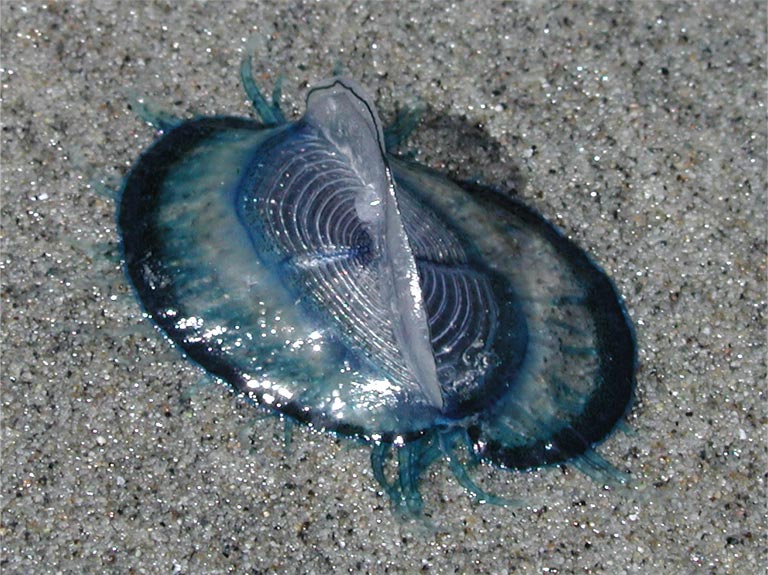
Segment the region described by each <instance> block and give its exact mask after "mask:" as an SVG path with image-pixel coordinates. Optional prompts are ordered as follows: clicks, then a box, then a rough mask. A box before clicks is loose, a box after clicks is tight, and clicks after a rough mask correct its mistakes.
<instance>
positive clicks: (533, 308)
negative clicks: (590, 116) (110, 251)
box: [118, 60, 636, 512]
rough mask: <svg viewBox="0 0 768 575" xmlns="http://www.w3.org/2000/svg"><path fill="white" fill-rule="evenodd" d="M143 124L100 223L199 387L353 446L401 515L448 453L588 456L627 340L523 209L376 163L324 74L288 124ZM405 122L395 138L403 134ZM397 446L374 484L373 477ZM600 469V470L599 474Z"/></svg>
mask: <svg viewBox="0 0 768 575" xmlns="http://www.w3.org/2000/svg"><path fill="white" fill-rule="evenodd" d="M242 76H243V82H244V85H245V88H246V92H247V93H248V94H249V96H250V97H251V99H252V100H253V102H254V105H255V108H256V111H257V112H258V114H259V116H260V118H261V121H260V122H259V121H254V120H251V119H245V118H237V117H229V116H217V117H198V118H196V119H192V120H187V121H181V120H178V119H174V118H170V117H168V116H161V115H154V116H152V117H150V118H149V119H150V120H151V121H152V122H153V123H155V125H156V126H158V127H159V128H161V129H162V130H163V132H164V133H163V135H162V137H161V138H160V139H159V140H157V141H156V142H155V143H154V144H153V145H152V146H151V147H150V148H149V149H148V150H146V151H145V152H144V153H143V154H142V155H141V157H140V158H139V159H138V161H137V162H136V164H135V165H134V166H133V168H132V169H131V170H130V172H129V173H128V175H127V176H126V178H125V180H124V184H123V189H122V193H121V196H120V202H119V215H118V226H119V232H120V235H121V239H122V249H123V255H124V260H125V268H126V270H127V273H128V276H129V277H130V280H131V282H132V283H133V286H134V287H135V290H136V293H137V294H138V296H139V299H140V300H141V303H142V304H143V306H144V308H145V310H146V312H147V313H148V314H149V316H150V317H151V318H152V319H153V320H154V322H155V323H156V324H157V325H158V326H159V327H160V328H161V329H162V330H163V331H164V332H165V333H166V334H167V335H168V336H169V337H170V338H171V339H172V340H173V341H174V342H175V343H176V344H177V345H178V346H179V347H180V348H181V349H182V350H183V351H184V352H185V353H186V354H187V356H188V357H189V358H191V359H192V360H194V361H195V362H197V363H198V364H199V365H200V366H202V367H203V368H204V369H205V370H206V371H207V372H208V373H210V374H212V375H214V376H216V377H218V378H221V379H222V380H224V381H226V382H228V383H229V384H230V385H231V386H232V387H233V388H234V389H235V390H237V391H238V392H240V393H242V394H244V395H246V396H247V397H249V398H252V399H253V400H254V401H255V402H257V403H258V404H260V405H263V406H267V407H268V408H271V409H273V410H275V411H276V412H279V413H281V414H283V415H285V416H287V417H289V418H292V419H294V420H297V421H300V422H304V423H306V424H310V425H312V426H313V427H315V428H318V429H322V430H327V431H330V432H335V433H338V434H340V435H344V436H351V437H355V438H359V439H362V440H364V441H367V442H370V443H371V444H372V445H373V449H372V457H371V460H372V465H373V471H374V475H375V477H376V479H377V480H378V481H379V482H380V483H381V484H382V486H383V487H384V489H385V490H386V492H387V493H388V494H389V496H390V497H391V498H392V500H393V502H394V503H395V504H396V506H399V507H401V508H403V509H406V510H409V511H412V512H418V511H419V510H420V508H421V499H420V496H419V491H418V485H419V478H420V476H421V474H422V472H423V471H424V470H425V469H426V468H427V467H428V466H429V465H430V464H431V463H432V462H434V461H435V460H437V459H439V458H441V457H442V458H445V459H446V460H447V461H448V464H449V465H450V467H451V470H452V471H453V472H454V474H455V475H456V477H457V478H458V480H459V481H460V482H461V484H462V485H464V486H465V487H466V488H467V489H468V490H469V491H470V492H472V493H474V494H475V495H477V496H478V497H479V498H481V499H485V500H490V501H496V502H502V500H501V499H499V498H495V497H493V496H491V495H488V494H486V493H484V492H482V491H481V490H480V489H479V487H478V486H477V485H476V484H475V483H474V482H473V481H472V480H471V478H470V477H469V475H468V474H467V471H466V469H465V468H464V466H463V464H462V463H461V461H460V459H461V458H458V457H456V456H455V455H456V453H457V452H458V451H459V450H462V449H465V448H466V449H467V452H468V453H469V454H470V455H471V456H472V457H473V458H475V459H479V460H481V461H488V462H492V463H494V464H496V465H498V466H502V467H506V468H518V469H525V468H532V467H538V466H543V465H548V464H556V463H559V462H564V461H567V460H573V461H575V462H577V463H578V464H580V466H581V467H582V468H584V467H592V468H594V469H595V470H597V471H599V472H602V473H603V475H612V474H613V475H618V472H617V471H615V470H613V471H611V470H612V468H611V467H610V466H609V464H607V462H605V461H603V460H602V459H601V458H600V457H599V456H597V454H596V453H595V452H594V449H593V448H594V446H595V444H596V443H598V442H600V441H601V440H603V439H604V438H605V437H606V436H607V435H608V434H609V433H610V432H611V430H612V429H613V428H614V426H615V425H616V424H617V422H618V421H619V420H620V419H621V418H622V416H623V415H624V413H625V411H626V410H627V408H628V405H629V403H630V401H631V397H632V394H633V386H634V373H635V363H636V359H635V341H634V336H633V331H632V327H631V324H630V321H629V319H628V317H627V313H626V311H625V309H624V307H623V304H622V302H621V299H620V297H619V295H618V293H617V291H616V289H615V287H614V285H613V283H612V282H611V280H610V279H609V278H608V277H607V276H606V275H605V273H604V272H603V271H602V270H601V269H600V268H599V267H598V266H597V265H596V264H595V263H594V262H593V261H592V260H591V259H590V257H589V256H588V255H587V254H585V253H584V252H583V251H582V250H581V249H580V248H578V247H577V246H576V245H574V243H572V242H571V241H569V240H568V239H566V238H565V237H564V236H563V235H562V234H561V233H560V232H559V231H557V230H556V229H555V228H554V227H553V226H552V225H551V224H550V223H548V222H547V221H546V220H545V219H543V218H542V217H541V216H540V215H538V214H537V213H536V212H535V211H533V210H531V209H530V208H528V207H526V206H524V205H522V204H521V203H519V202H517V201H515V200H513V199H510V198H509V197H506V196H504V195H502V194H500V193H497V192H496V191H493V190H491V189H488V188H485V187H482V186H479V185H474V184H468V183H462V182H457V181H453V180H451V179H449V178H447V177H445V176H443V175H440V174H438V173H436V172H434V171H432V170H430V169H428V168H426V167H424V166H421V165H418V164H416V163H412V162H408V161H405V160H403V159H399V158H397V157H395V156H393V155H390V154H389V153H387V140H388V138H390V139H391V138H392V137H394V136H393V135H394V134H397V133H398V131H399V132H407V131H408V128H409V122H411V121H412V120H413V117H409V116H407V115H406V116H403V117H401V119H400V123H399V124H398V125H396V126H395V127H393V128H392V129H390V130H385V129H383V128H382V124H381V121H380V119H379V116H378V114H377V112H376V109H375V107H374V105H373V102H372V101H371V99H370V97H369V96H368V95H367V94H366V92H365V90H364V89H363V88H362V87H361V86H359V85H358V84H357V83H355V82H354V81H352V80H349V79H347V78H341V77H335V78H332V79H330V80H328V81H325V82H321V83H320V84H318V85H317V86H315V87H314V88H312V89H311V90H310V92H309V95H308V97H307V106H306V113H305V114H304V116H303V117H302V118H301V119H299V120H297V121H294V122H289V121H287V120H286V119H285V118H284V116H283V114H282V112H281V111H280V108H279V106H278V100H279V96H278V94H275V95H274V97H273V100H272V102H268V101H267V100H266V99H265V98H264V97H263V96H262V94H261V93H260V92H259V90H258V88H257V87H256V86H255V84H254V83H253V79H252V76H251V74H250V61H249V60H246V62H245V63H244V66H243V69H242ZM411 127H412V126H411ZM392 450H394V452H395V453H396V459H397V467H398V471H397V474H396V476H395V478H394V479H392V478H390V476H389V475H388V474H387V473H386V472H385V464H386V461H387V459H388V457H389V454H390V452H391V451H392ZM614 472H615V473H614Z"/></svg>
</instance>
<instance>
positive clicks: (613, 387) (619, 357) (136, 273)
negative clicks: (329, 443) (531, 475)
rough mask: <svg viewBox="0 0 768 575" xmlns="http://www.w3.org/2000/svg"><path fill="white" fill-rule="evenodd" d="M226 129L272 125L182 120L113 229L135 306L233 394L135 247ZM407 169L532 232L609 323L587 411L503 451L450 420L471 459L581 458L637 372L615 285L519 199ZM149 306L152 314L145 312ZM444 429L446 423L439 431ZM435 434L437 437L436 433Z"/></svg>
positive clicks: (478, 428)
mask: <svg viewBox="0 0 768 575" xmlns="http://www.w3.org/2000/svg"><path fill="white" fill-rule="evenodd" d="M228 129H237V130H253V131H259V130H265V129H274V126H264V125H262V124H260V123H258V122H256V121H254V120H251V119H247V118H239V117H233V116H214V117H201V118H197V119H193V120H188V121H185V122H182V123H181V124H179V125H178V126H175V127H173V128H171V129H170V130H169V131H167V132H166V133H165V134H164V135H163V136H162V137H161V138H160V139H158V140H157V141H155V142H154V143H153V144H152V145H151V146H150V147H149V148H148V149H147V150H146V151H145V152H144V153H142V154H141V156H140V157H139V159H138V160H137V161H136V163H135V164H134V166H133V167H132V168H131V170H130V171H129V173H128V174H127V175H126V177H125V180H124V184H123V187H122V190H121V194H120V198H119V202H118V213H117V226H118V232H119V234H120V236H121V240H122V241H121V250H122V255H123V264H124V268H125V271H126V274H127V275H128V277H129V279H130V281H131V284H132V286H133V288H134V290H135V292H136V295H137V296H138V299H139V301H140V302H141V305H142V307H143V308H144V310H145V311H146V313H147V314H148V315H149V317H150V318H151V319H152V321H153V322H154V323H155V324H156V325H157V326H158V327H159V328H160V329H161V330H162V331H163V332H165V334H166V335H167V336H168V337H169V338H170V339H171V340H172V341H173V342H174V343H175V344H176V345H178V346H179V347H180V348H181V349H182V351H183V352H184V353H185V354H186V355H187V356H189V358H190V359H192V360H193V361H194V362H195V363H197V364H198V365H200V366H201V367H202V368H203V369H204V370H205V371H207V372H208V373H210V374H211V375H214V376H215V377H218V378H221V379H222V380H224V381H226V382H227V383H229V384H230V385H231V386H232V387H233V388H234V389H235V390H236V391H238V392H243V391H244V390H245V379H244V378H243V376H242V374H241V373H239V372H238V370H236V369H235V368H233V367H232V366H231V365H229V364H228V363H227V361H226V359H225V358H223V357H221V356H219V355H217V354H215V353H212V352H211V350H209V349H208V348H207V347H206V346H205V345H203V344H200V343H193V344H191V345H186V346H182V345H181V344H180V343H179V342H180V341H182V339H183V334H182V333H181V332H180V331H179V330H177V329H176V327H175V325H174V322H173V321H171V320H170V319H169V318H167V317H165V316H164V315H162V314H159V313H157V311H158V310H162V309H168V308H175V307H176V302H175V301H174V300H173V298H172V294H171V293H170V291H168V290H161V289H155V290H152V289H150V287H149V285H148V283H147V280H146V278H145V274H144V271H143V267H144V265H146V264H147V262H145V261H143V260H142V259H141V257H140V255H141V254H143V253H146V250H144V249H142V248H141V246H142V245H151V244H152V241H153V239H154V237H155V233H156V232H155V231H154V230H153V221H154V220H153V218H152V213H153V210H154V208H155V205H156V201H157V197H158V191H159V188H160V185H161V183H162V182H163V180H164V178H165V177H166V174H167V172H168V169H169V167H170V166H172V165H173V164H174V163H175V162H176V161H177V160H179V159H180V158H182V157H183V156H184V154H185V153H187V152H188V151H189V150H190V149H192V148H193V147H194V146H196V145H197V144H198V143H199V142H200V141H202V140H204V139H206V138H207V137H208V136H210V135H211V134H213V133H215V132H217V131H220V130H228ZM406 163H407V164H409V165H410V166H412V167H415V169H418V170H421V171H424V172H426V173H429V174H430V175H432V176H433V177H437V178H442V179H446V180H449V181H452V182H453V183H454V184H456V185H458V186H459V187H461V188H462V189H463V190H465V191H466V192H467V193H469V194H470V195H472V196H475V197H478V198H481V199H484V200H486V201H493V202H495V203H497V204H501V205H502V206H503V207H505V208H506V209H508V210H510V211H511V212H514V213H515V214H516V215H517V216H518V217H520V218H521V219H522V220H524V221H525V222H526V223H528V224H529V225H531V226H532V227H534V228H536V229H537V230H538V231H539V232H540V233H541V234H542V236H543V237H545V238H546V239H547V240H548V241H549V242H550V243H551V244H552V245H553V247H554V248H555V250H556V251H557V252H558V253H560V254H561V255H562V256H563V257H565V258H566V260H567V261H569V262H571V264H572V266H573V267H574V270H575V271H576V273H577V274H578V275H580V276H581V277H582V279H585V278H586V281H585V285H588V286H589V289H588V298H587V304H586V305H587V307H588V308H589V309H590V311H592V312H595V311H596V310H599V309H602V310H603V311H602V312H599V313H601V315H606V316H610V318H612V319H611V326H610V328H608V329H603V330H601V331H602V332H605V333H598V339H600V342H601V344H602V345H604V346H605V348H606V349H607V350H609V353H610V355H611V356H612V357H613V360H612V361H611V362H610V365H609V366H608V370H607V372H605V377H604V380H605V381H606V382H607V383H605V384H604V385H603V387H602V388H599V389H598V390H596V392H595V393H594V394H593V396H592V399H591V401H590V402H589V403H588V404H587V406H586V409H585V410H584V411H583V412H582V414H581V415H580V416H579V417H578V418H576V420H575V421H573V422H572V424H571V425H570V426H567V427H565V428H564V429H562V430H561V431H560V432H558V433H557V434H555V435H553V436H552V437H550V438H547V441H544V440H542V441H537V442H535V443H534V444H526V445H522V446H518V447H516V448H509V447H505V446H503V445H501V444H498V443H494V442H493V441H490V442H485V441H483V430H482V423H483V420H484V418H483V417H482V415H481V416H480V417H479V418H475V419H474V420H473V423H472V424H471V425H470V424H468V423H464V422H462V421H456V425H455V427H459V428H460V427H468V429H467V431H468V434H469V437H470V439H471V440H472V442H473V443H474V444H476V445H479V443H478V442H480V441H483V443H482V445H483V447H482V448H481V449H480V450H479V451H478V455H479V456H480V457H481V458H483V459H487V460H489V461H491V462H493V463H495V464H497V465H500V466H502V467H508V468H518V469H527V468H533V467H540V466H543V465H550V464H557V463H561V462H564V461H566V460H568V459H571V458H573V457H577V456H579V455H582V454H583V453H585V452H587V451H588V450H590V449H591V448H592V447H593V446H594V445H596V444H597V443H599V442H601V441H603V440H604V439H606V438H607V437H608V436H609V435H610V433H611V431H612V430H613V428H614V427H615V425H616V423H617V422H618V421H619V420H620V419H621V418H622V417H624V415H625V414H626V412H627V411H628V410H629V408H630V406H631V403H632V398H633V392H634V386H635V371H636V367H637V351H636V343H635V336H634V330H633V327H632V323H631V321H630V320H629V316H628V314H627V311H626V309H625V307H624V304H623V302H622V299H621V297H620V295H619V293H618V290H617V289H616V287H615V285H614V284H613V282H612V281H611V279H610V278H609V277H608V276H607V275H606V274H605V272H604V271H603V270H602V269H601V268H600V267H599V266H598V265H597V264H596V263H594V262H593V261H592V259H591V258H590V257H589V255H588V254H587V253H586V252H584V251H583V250H582V249H581V248H579V247H578V246H577V245H576V244H575V243H573V242H572V241H571V240H569V239H568V238H566V237H565V236H564V235H563V234H562V233H561V232H560V231H559V230H558V229H557V228H555V227H554V226H553V225H552V224H551V223H549V222H548V221H547V220H546V219H545V218H544V217H543V216H541V215H540V214H539V213H538V212H536V211H535V210H534V209H532V208H530V207H528V206H526V205H525V204H523V203H522V202H520V201H519V200H516V199H514V198H511V197H509V196H507V195H505V194H502V193H500V192H497V191H495V190H492V189H490V188H487V187H484V186H481V185H477V184H473V183H468V182H461V181H456V180H451V179H450V178H447V177H446V176H445V175H443V174H441V173H440V172H437V171H435V170H432V169H430V168H427V167H425V166H422V165H420V164H411V163H408V162H406ZM136 246H137V247H136ZM153 272H155V273H157V274H158V275H159V276H162V275H163V270H162V269H155V270H153ZM150 302H151V303H152V305H153V308H154V309H150V308H149V306H148V304H149V303H150ZM247 396H248V397H250V398H251V399H253V400H255V401H256V402H257V403H260V404H263V405H266V404H264V403H263V402H262V401H261V398H260V397H259V396H258V394H256V396H254V394H253V392H249V393H248V394H247ZM271 409H275V410H277V411H279V412H280V413H282V414H283V415H287V416H289V417H291V418H293V419H295V420H297V421H299V422H301V423H305V424H308V425H312V426H314V427H316V428H321V429H323V430H326V431H330V432H335V433H338V434H340V435H344V436H348V437H354V438H358V439H362V440H365V441H369V440H370V432H369V431H367V430H366V429H365V428H363V427H361V426H356V425H350V424H348V423H343V422H338V421H337V420H331V419H328V418H324V417H322V416H321V415H320V414H316V413H313V412H312V411H311V410H306V409H305V406H302V405H299V404H296V403H292V402H287V403H283V404H281V405H280V406H279V407H275V406H271ZM450 425H451V424H450V423H449V424H447V425H445V427H450ZM433 431H435V430H430V429H427V430H420V431H413V432H409V433H404V434H391V435H384V436H383V437H380V438H377V440H376V441H378V442H384V443H392V442H394V441H395V439H396V438H397V439H398V441H405V442H409V441H413V440H416V439H418V438H420V437H423V436H424V435H425V434H430V433H432V432H433ZM437 432H438V433H439V430H438V431H437ZM546 444H553V445H556V446H557V448H556V449H547V448H546Z"/></svg>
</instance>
